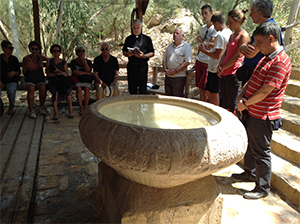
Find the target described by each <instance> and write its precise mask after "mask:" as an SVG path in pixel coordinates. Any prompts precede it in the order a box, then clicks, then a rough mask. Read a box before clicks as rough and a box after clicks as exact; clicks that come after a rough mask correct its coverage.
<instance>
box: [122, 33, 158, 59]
mask: <svg viewBox="0 0 300 224" xmlns="http://www.w3.org/2000/svg"><path fill="white" fill-rule="evenodd" d="M128 47H129V48H134V47H138V48H139V49H140V50H141V51H142V52H143V53H144V54H147V53H149V52H153V53H154V47H153V44H152V40H151V38H150V37H149V36H147V35H145V34H140V35H139V36H137V37H136V36H135V35H134V34H132V35H130V36H128V37H127V38H126V39H125V43H124V46H123V49H122V51H123V52H128V49H127V48H128ZM128 60H129V62H137V63H147V61H149V58H137V57H134V56H133V57H128Z"/></svg>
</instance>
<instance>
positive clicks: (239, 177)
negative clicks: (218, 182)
mask: <svg viewBox="0 0 300 224" xmlns="http://www.w3.org/2000/svg"><path fill="white" fill-rule="evenodd" d="M231 178H232V179H234V180H235V181H240V182H255V177H254V176H251V175H249V174H247V173H246V172H243V173H234V174H232V175H231Z"/></svg>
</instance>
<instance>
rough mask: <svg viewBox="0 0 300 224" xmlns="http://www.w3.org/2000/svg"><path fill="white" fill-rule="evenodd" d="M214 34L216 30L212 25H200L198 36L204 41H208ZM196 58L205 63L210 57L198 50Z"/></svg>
mask: <svg viewBox="0 0 300 224" xmlns="http://www.w3.org/2000/svg"><path fill="white" fill-rule="evenodd" d="M216 35H217V31H216V30H215V28H214V25H211V26H210V27H209V28H208V29H207V24H205V25H203V26H201V28H200V37H201V38H202V39H204V41H206V42H208V41H209V40H210V39H211V38H212V37H215V36H216ZM196 59H197V60H198V61H201V62H203V63H205V64H208V62H209V60H210V57H209V56H207V55H206V54H204V53H202V52H201V51H200V52H199V54H198V56H197V58H196Z"/></svg>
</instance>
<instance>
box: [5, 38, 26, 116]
mask: <svg viewBox="0 0 300 224" xmlns="http://www.w3.org/2000/svg"><path fill="white" fill-rule="evenodd" d="M1 47H2V50H3V53H2V54H1V71H0V72H1V73H0V77H1V83H2V85H1V86H3V87H4V86H5V88H6V91H7V92H6V93H7V97H8V99H9V108H8V112H7V113H8V114H9V115H12V114H13V113H14V108H15V98H16V91H17V87H18V81H19V76H20V73H21V70H20V64H19V60H18V58H17V57H15V56H13V55H12V53H13V51H14V47H13V46H12V43H11V42H9V41H8V40H3V41H2V42H1ZM1 90H2V87H0V95H1Z"/></svg>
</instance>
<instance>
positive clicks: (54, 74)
mask: <svg viewBox="0 0 300 224" xmlns="http://www.w3.org/2000/svg"><path fill="white" fill-rule="evenodd" d="M50 52H51V54H52V55H53V58H51V59H50V60H49V61H48V62H47V64H46V73H47V77H48V79H49V85H48V87H49V90H50V92H51V93H52V103H53V110H54V113H53V120H58V108H57V104H58V102H60V101H63V100H65V99H66V100H67V104H68V107H69V118H74V114H73V108H72V98H71V95H70V94H71V90H72V86H73V83H72V79H71V77H70V76H69V75H68V64H67V62H66V61H65V60H64V59H61V58H59V56H60V54H61V47H60V46H59V45H58V44H53V45H52V46H51V47H50Z"/></svg>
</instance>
